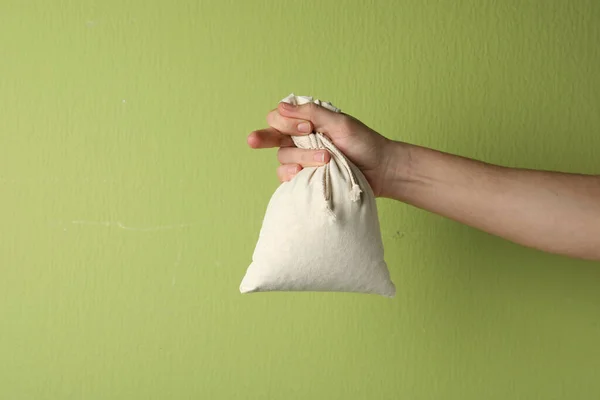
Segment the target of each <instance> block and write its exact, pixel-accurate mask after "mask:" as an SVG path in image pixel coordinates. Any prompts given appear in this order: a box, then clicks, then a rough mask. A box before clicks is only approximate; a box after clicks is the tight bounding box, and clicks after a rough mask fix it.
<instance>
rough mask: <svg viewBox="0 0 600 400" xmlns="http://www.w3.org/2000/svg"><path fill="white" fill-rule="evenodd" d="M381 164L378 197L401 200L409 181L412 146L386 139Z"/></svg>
mask: <svg viewBox="0 0 600 400" xmlns="http://www.w3.org/2000/svg"><path fill="white" fill-rule="evenodd" d="M387 140H388V142H387V143H386V145H385V147H384V162H383V163H382V166H383V168H382V171H381V173H382V175H383V179H382V188H381V193H380V197H387V198H391V199H396V200H401V199H402V198H403V192H404V191H405V187H406V184H407V183H408V182H410V180H411V175H412V173H411V169H412V164H413V162H412V157H413V154H412V153H413V152H412V150H413V147H414V146H412V145H410V144H408V143H404V142H399V141H394V140H390V139H387Z"/></svg>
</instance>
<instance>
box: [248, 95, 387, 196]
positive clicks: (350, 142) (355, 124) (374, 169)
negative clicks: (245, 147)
mask: <svg viewBox="0 0 600 400" xmlns="http://www.w3.org/2000/svg"><path fill="white" fill-rule="evenodd" d="M267 123H268V124H269V127H268V128H266V129H261V130H257V131H254V132H252V133H251V134H250V135H249V136H248V144H249V145H250V147H252V148H255V149H259V148H270V147H279V151H278V152H277V158H278V160H279V162H280V163H281V165H280V166H279V167H278V168H277V176H278V177H279V180H280V181H282V182H285V181H289V180H291V179H292V178H293V177H294V176H295V175H296V174H297V173H298V172H300V171H301V170H302V168H304V167H314V166H321V165H325V164H326V163H328V162H329V161H330V159H331V155H330V154H329V152H328V151H327V150H304V149H299V148H297V147H295V146H294V143H293V141H292V138H291V135H308V134H310V133H311V132H315V131H316V132H321V133H324V134H325V135H327V136H328V137H329V138H330V139H331V141H332V142H333V144H334V145H335V146H336V147H337V148H338V149H340V151H341V152H342V153H344V155H345V156H346V157H348V159H350V161H352V162H353V163H354V164H355V165H356V166H357V167H358V168H359V169H360V170H361V171H362V173H363V174H364V175H365V177H366V178H367V181H368V182H369V185H370V186H371V189H372V190H373V193H374V194H375V196H382V195H383V190H384V186H385V180H386V175H387V174H388V172H389V163H390V159H391V154H390V151H389V148H390V146H391V141H390V140H389V139H387V138H385V137H383V136H381V135H380V134H379V133H377V132H375V131H374V130H372V129H371V128H369V127H368V126H366V125H365V124H363V123H362V122H360V121H359V120H357V119H356V118H353V117H351V116H349V115H347V114H343V113H336V112H334V111H330V110H328V109H326V108H324V107H321V106H319V105H317V104H314V103H308V104H304V105H299V106H295V105H291V104H287V103H280V104H279V105H278V107H277V108H276V109H275V110H273V111H271V112H270V113H269V114H268V115H267Z"/></svg>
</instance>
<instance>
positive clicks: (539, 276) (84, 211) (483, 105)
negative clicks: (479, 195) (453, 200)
mask: <svg viewBox="0 0 600 400" xmlns="http://www.w3.org/2000/svg"><path fill="white" fill-rule="evenodd" d="M599 70H600V3H598V2H597V1H594V0H590V1H574V0H564V1H547V0H546V1H543V0H539V1H517V0H510V1H508V0H506V1H422V0H404V1H391V0H389V1H383V0H381V1H374V0H372V1H341V0H340V1H318V0H310V1H309V0H305V1H300V0H297V1H242V0H239V1H216V0H215V1H182V0H178V1H175V0H170V1H167V0H164V1H158V0H144V1H142V0H139V1H134V0H125V1H116V0H108V1H107V0H97V1H90V0H84V1H75V0H45V1H41V0H40V1H27V0H14V1H13V0H0V193H1V200H0V201H1V204H2V209H1V211H0V239H1V241H0V398H2V399H11V400H17V399H27V400H29V399H40V400H41V399H503V400H504V399H571V400H572V399H591V398H600V379H599V378H600V265H599V263H594V262H583V261H575V260H570V259H567V258H563V257H558V256H552V255H547V254H542V253H540V252H537V251H534V250H529V249H525V248H521V247H519V246H517V245H513V244H511V243H508V242H505V241H503V240H501V239H497V238H494V237H492V236H489V235H487V234H484V233H481V232H478V231H476V230H473V229H470V228H467V227H465V226H461V225H459V224H457V223H454V222H452V221H448V220H445V219H443V218H441V217H437V216H434V215H431V214H428V213H426V212H424V211H421V210H417V209H414V208H412V207H410V206H407V205H403V204H400V203H398V202H393V201H389V200H382V201H380V202H379V205H380V219H381V221H382V234H383V238H384V243H385V248H386V258H387V261H388V263H389V266H390V271H391V274H392V277H393V279H394V281H395V283H396V285H397V287H398V295H397V297H396V298H395V299H393V300H389V299H385V298H379V297H376V296H368V295H357V294H339V293H338V294H328V293H268V294H253V295H241V294H239V292H238V285H239V282H240V280H241V278H242V276H243V274H244V272H245V269H246V267H247V265H248V264H249V262H250V259H251V255H252V251H253V250H254V245H255V243H256V239H257V236H258V232H259V229H260V226H261V221H262V217H263V215H264V211H265V207H266V204H267V202H268V200H269V198H270V195H271V194H272V192H273V191H274V190H275V188H276V186H277V180H276V177H275V167H276V165H277V163H276V160H275V152H274V150H267V151H254V150H250V149H248V148H247V146H246V141H245V138H246V135H247V134H248V133H249V132H250V131H251V130H253V129H257V128H261V127H263V126H265V115H266V113H267V112H268V111H269V110H270V109H272V108H273V107H274V106H275V105H276V103H277V102H278V100H279V99H281V98H282V97H284V96H286V95H287V94H289V93H290V92H292V91H293V92H295V93H297V94H303V95H313V96H316V97H319V98H321V99H324V100H328V101H331V102H333V103H334V104H336V105H337V106H338V107H340V108H341V109H342V110H344V111H345V112H347V113H350V114H353V115H355V116H357V117H358V118H360V119H362V120H363V121H364V122H366V123H367V124H369V125H370V126H372V127H373V128H375V129H377V130H378V131H380V132H382V133H383V134H385V135H386V136H388V137H392V138H395V139H399V140H404V141H408V142H412V143H416V144H420V145H425V146H430V147H434V148H436V149H440V150H444V151H449V152H453V153H458V154H461V155H465V156H469V157H474V158H478V159H483V160H486V161H489V162H494V163H499V164H503V165H511V166H520V167H531V168H544V169H552V170H554V169H556V170H563V171H578V172H585V173H600V161H599V159H600V157H599V149H600V111H599V110H600V74H599V72H598V71H599ZM549 218H551V216H549Z"/></svg>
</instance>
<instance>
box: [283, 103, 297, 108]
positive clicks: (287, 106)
mask: <svg viewBox="0 0 600 400" xmlns="http://www.w3.org/2000/svg"><path fill="white" fill-rule="evenodd" d="M281 106H282V107H283V108H287V109H288V110H293V109H294V108H296V106H295V105H294V104H290V103H286V102H282V103H281Z"/></svg>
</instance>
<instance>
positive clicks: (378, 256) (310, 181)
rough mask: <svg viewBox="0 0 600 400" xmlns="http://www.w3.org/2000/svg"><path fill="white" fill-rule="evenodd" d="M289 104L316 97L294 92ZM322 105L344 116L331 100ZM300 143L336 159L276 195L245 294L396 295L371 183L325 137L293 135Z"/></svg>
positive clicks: (306, 172) (312, 169)
mask: <svg viewBox="0 0 600 400" xmlns="http://www.w3.org/2000/svg"><path fill="white" fill-rule="evenodd" d="M282 101H284V102H287V103H290V104H297V105H301V104H305V103H308V102H312V101H313V98H312V97H306V96H295V95H293V94H291V95H290V96H288V97H286V98H285V99H283V100H282ZM314 103H316V104H318V105H320V106H321V107H326V108H328V109H330V110H332V111H335V112H339V111H340V110H339V109H337V108H336V107H334V106H333V105H332V104H331V103H325V102H322V101H320V100H314ZM293 141H294V144H295V145H296V146H297V147H299V148H301V149H326V150H328V151H329V152H330V153H331V161H330V162H329V163H328V164H326V165H324V166H322V167H309V168H304V169H302V170H301V171H300V172H299V173H298V174H297V175H296V176H295V177H294V178H293V179H292V180H291V181H289V182H284V183H283V184H281V186H279V188H278V189H277V190H276V191H275V193H274V194H273V196H272V197H271V201H270V202H269V205H268V207H267V212H266V214H265V218H264V221H263V226H262V229H261V231H260V235H259V239H258V243H257V245H256V249H255V250H254V255H253V257H252V264H250V266H249V267H248V270H247V272H246V276H244V279H243V280H242V283H241V285H240V291H241V292H242V293H249V292H267V291H327V292H360V293H373V294H379V295H382V296H387V297H393V296H394V294H395V292H396V289H395V287H394V284H393V283H392V281H391V279H390V274H389V272H388V269H387V265H386V263H385V261H384V259H383V244H382V241H381V231H380V227H379V219H378V217H377V205H376V203H375V196H374V195H373V191H372V190H371V187H370V186H369V184H368V182H367V180H366V178H365V177H364V175H363V174H362V172H361V171H360V170H359V169H358V168H357V167H356V166H355V165H354V164H352V163H351V162H350V161H349V160H348V159H347V158H346V157H345V156H344V155H343V154H342V153H341V152H340V151H339V150H338V149H337V147H335V145H334V144H333V143H332V142H331V141H330V140H329V139H328V138H327V137H326V136H325V135H324V134H322V133H318V132H317V133H313V134H310V135H307V136H293Z"/></svg>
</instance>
